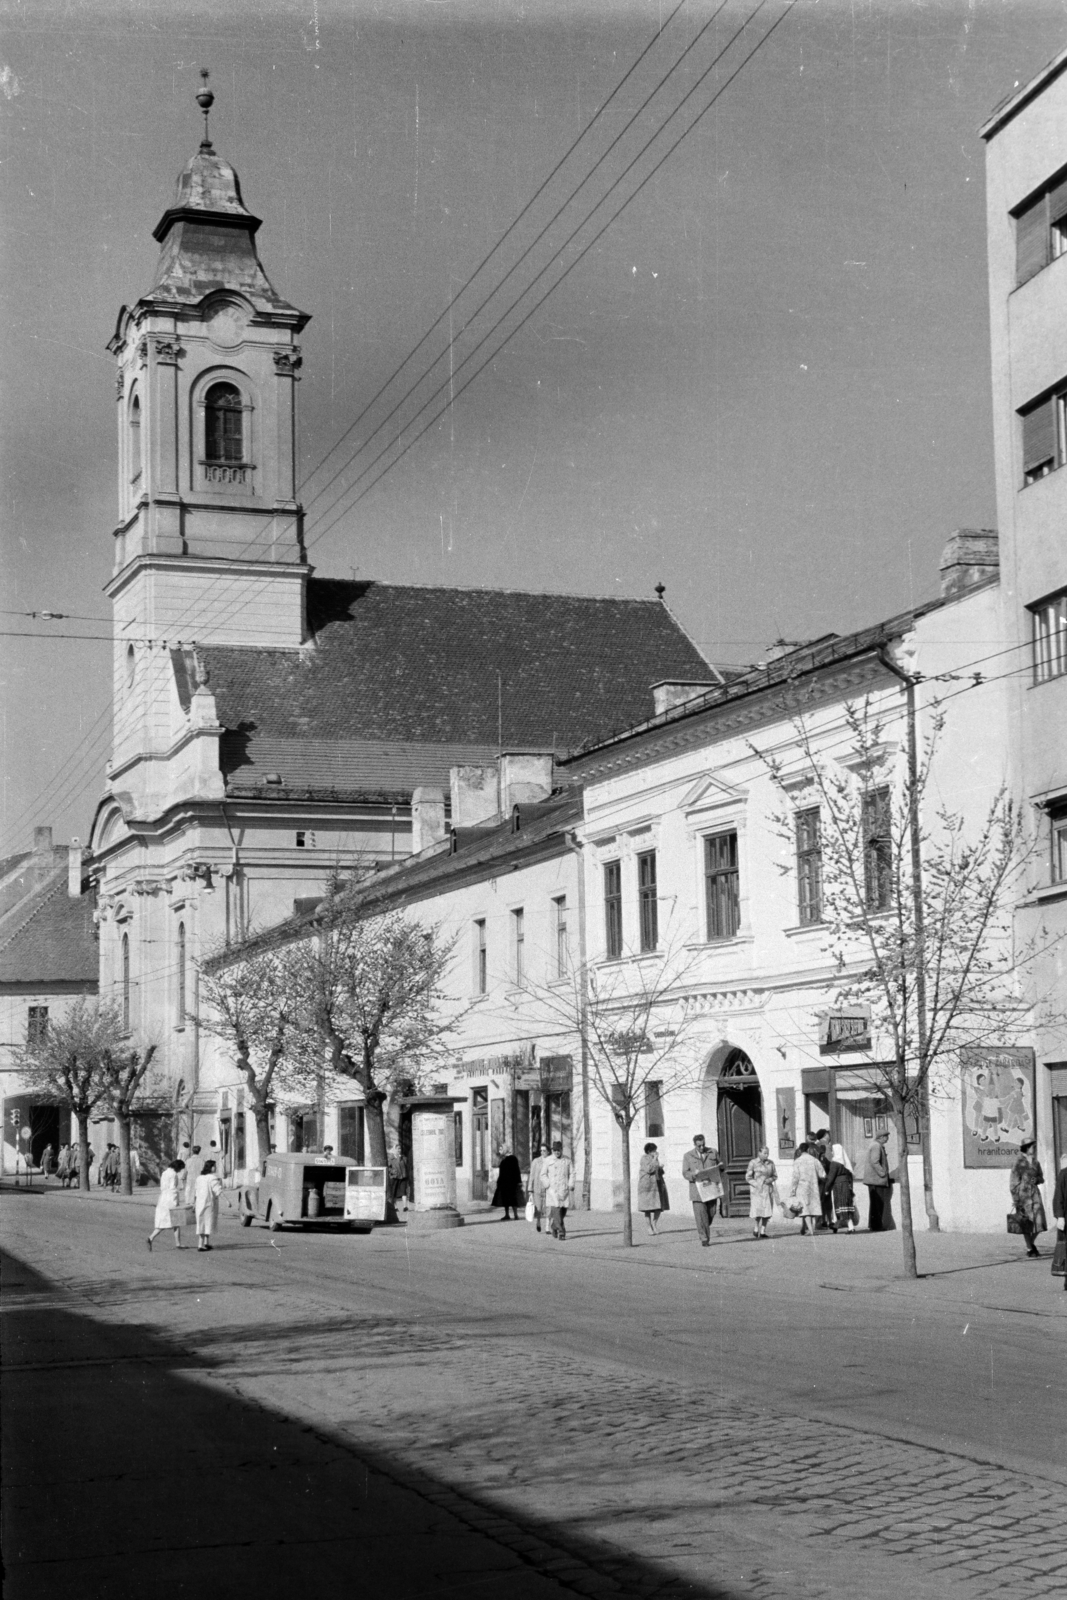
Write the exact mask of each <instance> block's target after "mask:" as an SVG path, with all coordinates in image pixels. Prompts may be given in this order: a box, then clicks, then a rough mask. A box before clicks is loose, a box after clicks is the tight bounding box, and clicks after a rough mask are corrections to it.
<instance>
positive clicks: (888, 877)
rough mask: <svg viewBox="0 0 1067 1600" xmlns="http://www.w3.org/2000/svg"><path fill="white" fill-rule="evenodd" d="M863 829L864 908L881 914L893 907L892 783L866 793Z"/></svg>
mask: <svg viewBox="0 0 1067 1600" xmlns="http://www.w3.org/2000/svg"><path fill="white" fill-rule="evenodd" d="M872 823H876V824H877V825H878V826H877V827H876V828H875V827H872ZM860 830H861V835H862V843H863V903H864V909H865V910H866V911H869V912H873V913H875V914H876V915H877V914H878V913H880V912H883V911H889V910H891V909H892V905H893V797H892V792H891V790H890V787H889V785H888V784H879V785H878V786H877V788H873V789H865V790H864V791H863V794H862V796H861V798H860Z"/></svg>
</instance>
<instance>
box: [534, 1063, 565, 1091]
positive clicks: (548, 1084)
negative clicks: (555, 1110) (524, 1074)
mask: <svg viewBox="0 0 1067 1600" xmlns="http://www.w3.org/2000/svg"><path fill="white" fill-rule="evenodd" d="M539 1066H540V1071H539V1072H538V1078H537V1081H538V1084H539V1085H540V1087H541V1088H542V1089H543V1090H544V1091H545V1093H546V1094H564V1093H566V1091H567V1090H569V1089H570V1088H571V1086H572V1084H573V1082H574V1057H573V1056H542V1057H541V1060H540V1063H539Z"/></svg>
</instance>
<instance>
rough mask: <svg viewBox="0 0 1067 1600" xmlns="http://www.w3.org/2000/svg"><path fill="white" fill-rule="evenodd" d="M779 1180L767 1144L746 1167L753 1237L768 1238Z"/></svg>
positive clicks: (761, 1146) (762, 1146) (761, 1147)
mask: <svg viewBox="0 0 1067 1600" xmlns="http://www.w3.org/2000/svg"><path fill="white" fill-rule="evenodd" d="M777 1181H778V1168H777V1167H776V1166H775V1164H774V1162H773V1161H772V1160H771V1152H770V1150H769V1149H768V1148H767V1146H766V1145H765V1144H763V1145H760V1148H759V1154H758V1155H755V1156H753V1157H752V1160H751V1161H750V1162H749V1164H748V1166H747V1168H746V1169H745V1182H746V1183H747V1184H748V1214H749V1216H750V1217H751V1218H752V1222H753V1228H752V1237H753V1238H754V1239H766V1237H767V1222H768V1219H769V1218H771V1217H773V1216H774V1186H775V1184H776V1183H777Z"/></svg>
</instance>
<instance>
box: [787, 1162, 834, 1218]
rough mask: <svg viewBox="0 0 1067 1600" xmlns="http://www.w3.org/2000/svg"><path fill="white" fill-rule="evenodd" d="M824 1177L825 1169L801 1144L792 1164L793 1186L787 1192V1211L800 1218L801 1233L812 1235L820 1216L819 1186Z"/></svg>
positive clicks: (820, 1195)
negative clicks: (788, 1203) (788, 1199)
mask: <svg viewBox="0 0 1067 1600" xmlns="http://www.w3.org/2000/svg"><path fill="white" fill-rule="evenodd" d="M825 1176H826V1169H825V1168H824V1166H823V1164H822V1162H821V1161H819V1160H818V1159H817V1158H816V1157H815V1156H813V1155H812V1154H811V1152H810V1151H809V1149H808V1147H807V1145H806V1144H802V1145H801V1146H800V1148H799V1150H798V1151H797V1157H796V1160H795V1161H794V1162H793V1186H792V1188H791V1189H790V1191H789V1195H790V1206H789V1209H790V1210H791V1211H792V1212H793V1214H794V1216H798V1217H799V1218H800V1231H801V1233H814V1232H815V1224H816V1222H817V1221H818V1219H819V1218H820V1217H821V1216H822V1194H821V1193H820V1190H819V1184H820V1181H821V1180H822V1179H823V1178H825Z"/></svg>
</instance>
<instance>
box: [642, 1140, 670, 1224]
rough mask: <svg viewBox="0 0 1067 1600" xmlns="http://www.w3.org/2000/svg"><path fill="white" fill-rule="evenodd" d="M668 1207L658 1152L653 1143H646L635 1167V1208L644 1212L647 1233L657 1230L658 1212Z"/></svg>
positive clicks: (668, 1208)
mask: <svg viewBox="0 0 1067 1600" xmlns="http://www.w3.org/2000/svg"><path fill="white" fill-rule="evenodd" d="M670 1208H671V1207H670V1202H669V1200H668V1199H667V1184H666V1182H665V1180H664V1177H663V1163H662V1162H661V1161H660V1158H659V1152H658V1151H657V1149H656V1146H655V1145H654V1144H646V1145H645V1152H644V1155H643V1156H642V1157H641V1160H640V1162H639V1164H638V1168H637V1209H638V1211H643V1212H644V1214H645V1221H646V1222H647V1223H648V1231H649V1233H658V1232H659V1229H658V1228H657V1227H656V1223H657V1222H658V1221H659V1215H660V1212H661V1211H669V1210H670Z"/></svg>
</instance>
